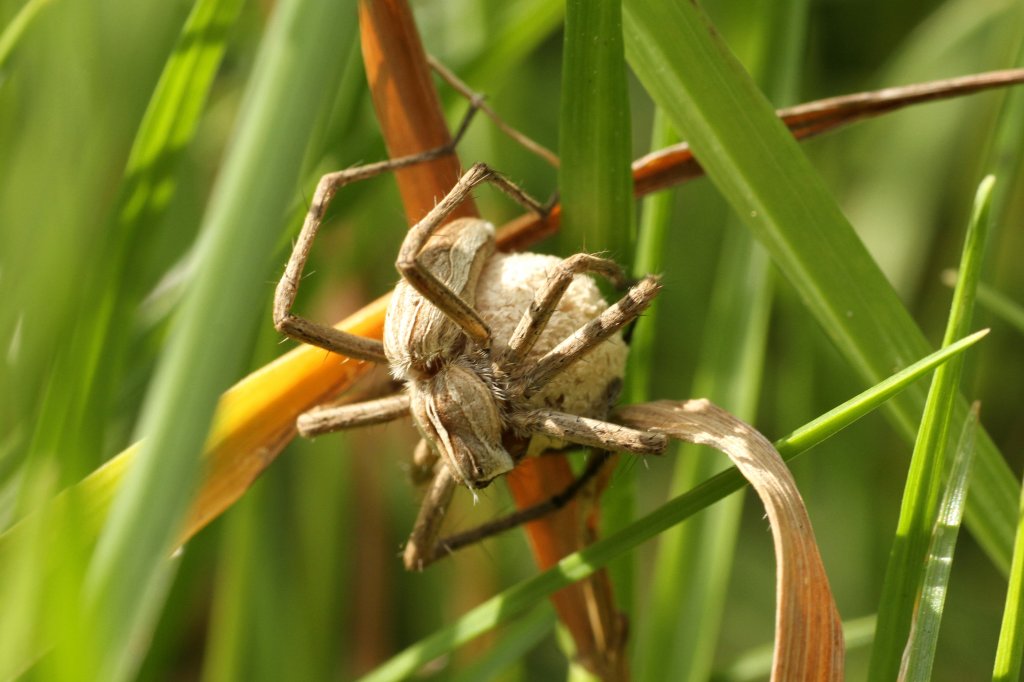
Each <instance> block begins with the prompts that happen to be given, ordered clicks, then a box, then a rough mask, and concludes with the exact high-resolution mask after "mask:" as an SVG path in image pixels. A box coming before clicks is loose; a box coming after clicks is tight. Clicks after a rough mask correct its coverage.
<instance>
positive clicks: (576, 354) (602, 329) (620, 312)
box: [513, 275, 661, 398]
mask: <svg viewBox="0 0 1024 682" xmlns="http://www.w3.org/2000/svg"><path fill="white" fill-rule="evenodd" d="M660 289H661V285H660V284H659V283H658V277H657V276H655V275H647V276H646V277H644V278H643V279H642V280H640V281H639V282H638V283H636V284H635V285H633V286H632V287H631V288H630V290H629V291H628V292H626V295H625V296H623V297H622V298H621V299H619V301H618V302H617V303H615V304H614V305H612V306H610V307H609V308H607V309H606V310H605V311H604V312H603V313H601V314H600V315H598V316H597V317H596V318H594V319H593V320H591V321H590V322H588V323H587V324H585V325H583V326H582V327H580V328H579V329H577V330H576V331H575V332H573V334H572V335H570V336H569V337H568V338H566V339H565V340H564V341H562V342H561V343H559V344H558V345H557V346H555V347H554V348H552V349H551V350H550V351H549V352H548V353H547V354H546V355H545V356H544V357H542V358H541V359H540V360H538V361H537V363H536V364H535V365H534V367H533V369H531V370H530V371H529V372H527V373H525V374H524V375H523V376H522V378H521V379H518V380H517V381H516V382H515V384H517V385H516V386H514V387H513V389H514V390H515V391H518V392H520V393H521V395H522V396H523V398H529V397H530V396H532V395H534V394H536V393H537V392H538V391H540V390H541V389H543V388H544V387H545V386H546V385H547V384H548V383H549V382H550V381H551V380H552V379H554V378H555V376H557V375H558V373H559V372H562V371H563V370H565V369H566V368H567V367H569V366H570V365H571V364H572V363H574V362H576V361H577V360H579V359H580V358H582V357H583V356H584V355H586V354H587V353H589V352H590V351H592V350H593V349H594V348H596V347H597V345H598V344H600V343H601V342H602V341H604V340H605V339H607V338H608V337H610V336H611V335H612V334H614V333H615V332H617V331H619V330H620V329H622V328H623V327H624V326H626V325H627V324H629V323H630V322H632V321H633V320H635V319H636V318H637V317H638V316H639V315H640V313H642V312H643V311H644V310H645V309H646V308H647V306H649V305H650V304H651V301H652V300H653V299H654V297H655V296H657V295H658V291H659V290H660Z"/></svg>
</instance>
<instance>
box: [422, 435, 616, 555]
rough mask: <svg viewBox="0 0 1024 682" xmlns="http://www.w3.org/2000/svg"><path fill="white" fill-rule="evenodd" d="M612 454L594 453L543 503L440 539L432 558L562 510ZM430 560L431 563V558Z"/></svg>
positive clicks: (600, 451)
mask: <svg viewBox="0 0 1024 682" xmlns="http://www.w3.org/2000/svg"><path fill="white" fill-rule="evenodd" d="M610 457H611V453H610V452H606V451H603V450H599V451H597V452H595V453H594V455H593V456H592V457H591V458H590V461H589V462H587V467H586V469H584V470H583V473H581V474H580V475H579V477H577V478H576V480H574V481H573V482H572V483H570V484H569V485H568V486H566V487H565V488H564V489H563V490H562V491H561V492H560V493H557V494H556V495H553V496H551V497H550V498H548V499H547V500H545V501H543V502H539V503H537V504H535V505H532V506H530V507H526V508H524V509H520V510H518V511H515V512H513V513H511V514H508V515H507V516H503V517H501V518H498V519H495V520H493V521H490V522H488V523H485V524H482V525H480V526H477V527H475V528H471V529H469V530H466V531H462V532H461V533H455V534H453V535H449V536H447V537H445V538H442V539H441V540H439V541H437V543H436V545H435V546H434V550H433V552H432V553H431V555H430V561H436V560H437V559H441V558H443V557H445V556H447V555H448V554H452V553H453V552H456V551H458V550H460V549H462V548H463V547H466V546H468V545H473V544H476V543H477V542H480V541H482V540H485V539H487V538H489V537H493V536H495V535H497V534H499V533H503V532H505V531H506V530H510V529H512V528H515V527H516V526H519V525H522V524H524V523H529V522H530V521H534V520H536V519H539V518H541V517H542V516H545V515H547V514H551V513H552V512H555V511H557V510H559V509H561V508H562V507H564V506H565V505H566V504H568V503H569V502H570V501H571V500H572V499H573V498H574V497H576V495H577V494H579V492H580V491H581V490H582V489H583V488H584V486H586V485H587V483H589V482H590V481H591V480H593V478H594V477H595V476H597V474H598V472H599V471H600V470H601V467H602V466H603V465H604V463H605V462H607V461H608V459H609V458H610ZM427 563H429V561H428V562H427ZM424 565H425V564H424Z"/></svg>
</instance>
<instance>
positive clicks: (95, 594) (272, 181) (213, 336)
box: [86, 0, 354, 679]
mask: <svg viewBox="0 0 1024 682" xmlns="http://www.w3.org/2000/svg"><path fill="white" fill-rule="evenodd" d="M353 24H354V22H353V21H352V7H351V5H349V4H347V3H329V4H326V5H324V4H319V5H318V4H316V3H310V2H306V1H304V0H292V1H291V2H284V3H281V4H279V5H278V6H277V8H276V12H275V15H274V20H273V22H272V24H271V29H270V33H269V35H268V36H267V39H266V41H265V44H264V50H263V52H262V53H261V55H260V57H259V59H258V61H257V66H256V69H255V72H254V75H253V80H252V83H251V86H250V89H249V92H248V94H247V97H246V100H245V104H244V106H243V113H242V114H241V116H242V120H241V122H240V124H239V128H238V134H237V136H236V138H235V140H234V144H233V145H232V148H231V151H229V153H228V156H227V160H226V162H225V167H224V170H223V172H222V175H221V178H220V181H219V182H218V185H217V188H216V190H215V192H214V197H213V199H212V200H211V204H210V207H209V209H208V211H207V214H206V217H205V219H204V234H203V242H202V246H201V250H200V254H199V263H200V264H201V265H200V267H199V269H198V273H197V276H196V279H195V280H194V281H193V283H192V285H191V287H190V288H189V290H188V293H187V294H186V297H185V300H184V301H183V303H182V307H181V309H180V312H179V314H178V316H177V318H176V320H175V328H174V332H173V335H172V337H171V340H170V342H169V345H168V347H167V351H166V352H165V353H164V355H163V357H162V361H161V363H160V366H159V368H158V370H157V374H156V379H155V381H154V383H153V387H152V389H151V391H150V394H149V398H148V400H147V401H146V404H145V407H144V409H143V417H142V420H141V425H140V432H141V433H144V434H146V440H145V441H143V443H142V446H141V450H140V452H139V455H138V457H137V459H136V462H135V466H133V467H131V470H130V471H129V473H128V476H127V478H126V479H125V482H124V485H123V486H122V488H121V489H120V490H119V491H118V494H117V497H116V498H115V500H114V503H113V507H112V509H111V514H110V517H109V518H108V520H107V523H106V525H105V527H104V530H103V533H102V535H101V536H100V540H99V544H98V546H97V549H96V553H95V555H94V557H93V560H92V562H91V564H90V569H89V573H88V575H87V580H86V588H87V595H88V597H87V598H88V604H89V610H90V613H91V614H92V620H93V622H94V623H95V625H96V629H97V633H98V634H97V637H98V641H99V645H100V648H101V649H100V650H101V652H102V660H101V661H100V664H99V665H100V668H99V670H98V671H95V672H96V674H97V677H99V678H103V679H122V678H124V677H127V676H129V675H130V674H131V672H132V670H133V669H134V667H135V666H136V665H137V660H138V655H139V651H138V649H137V647H133V646H131V645H130V644H131V642H132V640H133V639H134V638H135V637H137V636H139V634H141V633H144V632H146V631H147V630H149V628H151V627H152V624H151V622H147V621H149V619H150V618H151V617H152V615H153V610H154V608H155V607H156V606H157V605H158V604H159V603H160V601H161V600H162V598H163V594H162V589H161V588H162V587H164V586H165V585H166V578H167V575H168V574H167V571H168V565H167V560H166V556H167V552H168V551H169V550H170V549H171V548H172V546H173V542H174V540H175V537H176V535H177V533H178V532H179V529H180V524H181V522H182V520H183V516H184V513H185V511H186V508H187V505H188V503H189V500H190V497H191V494H192V492H193V490H194V485H195V484H194V481H195V477H196V476H197V475H198V473H199V454H200V453H201V452H202V447H203V441H204V440H205V438H206V434H207V431H208V429H209V427H210V423H211V420H212V416H213V412H214V408H215V405H216V402H217V397H218V395H219V394H220V392H221V391H223V390H224V389H225V388H227V386H228V385H229V384H230V382H231V380H232V378H233V377H234V376H235V375H236V374H237V372H238V371H239V369H241V360H242V356H241V355H240V354H239V352H238V349H239V346H242V347H246V346H248V345H249V344H248V343H246V337H247V336H251V335H252V333H253V331H254V323H255V321H256V316H257V315H256V313H257V311H259V310H260V309H261V308H262V306H261V305H260V301H261V299H262V297H263V295H264V294H263V288H262V287H260V286H259V284H260V283H261V282H262V281H265V280H266V279H267V275H268V273H269V267H270V263H269V255H270V254H271V253H272V251H273V246H274V243H275V241H276V239H277V235H278V232H279V229H280V227H279V220H280V218H281V216H282V215H284V213H285V210H286V208H287V206H288V205H289V202H290V200H291V198H292V194H293V191H294V187H295V183H296V181H297V179H298V174H299V171H300V164H301V161H302V154H303V151H304V149H305V144H306V135H307V133H306V131H307V130H308V128H309V126H310V125H311V124H312V122H313V119H314V116H315V115H316V113H317V112H318V111H319V109H320V106H321V105H322V104H323V103H325V102H326V101H329V99H328V96H329V94H330V89H329V86H328V85H327V84H329V83H336V82H337V81H338V76H339V75H340V66H341V60H340V59H339V58H338V53H339V51H338V49H337V45H338V42H339V31H340V30H344V29H345V28H346V27H347V28H348V30H349V31H351V28H352V26H353ZM351 36H352V34H351V32H350V33H349V34H348V39H351ZM341 37H342V38H344V35H342V36H341ZM341 52H342V54H343V53H344V52H345V51H344V50H342V51H341ZM331 74H334V75H331ZM282 128H283V129H285V130H289V131H292V134H291V135H288V136H281V135H276V136H274V139H275V140H276V141H277V143H276V144H273V145H270V144H267V143H266V141H267V140H268V139H270V135H269V134H268V133H269V131H271V130H275V131H280V130H281V129H282ZM268 170H270V171H272V172H268Z"/></svg>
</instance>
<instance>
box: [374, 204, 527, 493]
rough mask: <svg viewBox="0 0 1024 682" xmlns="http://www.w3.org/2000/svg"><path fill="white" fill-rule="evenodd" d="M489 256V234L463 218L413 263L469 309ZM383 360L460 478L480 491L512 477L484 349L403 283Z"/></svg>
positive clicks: (481, 224) (486, 227) (388, 322)
mask: <svg viewBox="0 0 1024 682" xmlns="http://www.w3.org/2000/svg"><path fill="white" fill-rule="evenodd" d="M493 253H494V227H493V226H492V225H491V224H490V223H488V222H486V221H483V220H476V219H471V218H464V219H461V220H455V221H453V222H451V223H448V224H447V225H444V226H442V227H440V228H438V230H437V231H436V232H434V234H433V235H431V237H430V238H429V239H428V240H427V242H426V244H425V245H424V247H423V250H422V251H420V252H419V256H418V260H419V263H420V265H421V267H422V268H423V270H425V271H426V272H427V273H428V275H429V276H431V277H434V278H436V279H437V281H438V282H440V283H441V284H443V285H444V286H445V287H446V288H447V289H448V290H450V291H451V292H452V293H453V294H455V295H456V296H458V297H459V298H460V299H462V301H464V302H465V303H466V304H468V305H469V306H474V305H475V304H476V289H477V285H478V283H479V280H480V273H481V271H482V270H483V268H484V266H485V265H486V263H487V261H488V259H489V258H490V257H491V255H492V254H493ZM384 354H385V355H386V356H387V358H388V362H389V363H390V364H391V373H392V375H393V376H394V377H395V378H396V379H399V380H403V381H405V382H406V386H407V390H408V393H409V403H410V404H409V407H410V412H411V413H412V417H413V421H414V422H415V423H416V427H417V428H418V429H419V432H420V434H421V435H422V436H423V438H424V439H425V440H426V442H427V443H428V444H429V445H430V447H431V448H432V449H433V450H434V451H435V452H436V453H437V454H439V455H440V456H441V457H442V458H443V460H444V461H445V462H446V463H447V465H448V466H449V467H451V468H452V471H453V473H454V475H455V477H456V478H457V479H459V480H460V481H462V482H463V483H465V484H466V485H468V486H470V487H475V488H481V487H484V486H486V485H487V484H488V483H490V482H491V481H492V480H493V479H494V478H496V477H497V476H500V475H501V474H504V473H507V472H509V471H511V470H512V468H513V467H514V466H515V463H514V462H513V460H512V457H511V456H510V455H509V454H508V452H506V451H505V448H504V447H503V446H502V444H501V437H502V431H503V427H504V420H503V417H502V415H501V411H502V410H501V409H500V406H499V404H498V396H500V395H501V394H502V392H501V390H500V389H499V388H498V387H497V386H496V385H495V383H494V376H493V372H492V371H491V359H490V348H489V345H487V344H481V343H479V342H477V341H475V340H474V339H471V338H469V337H468V336H467V335H466V334H465V332H463V330H462V329H461V328H460V327H459V326H458V325H457V324H455V323H454V322H453V321H452V320H451V318H449V317H448V316H447V315H446V314H445V313H444V312H443V311H441V310H440V309H439V308H438V307H437V306H435V305H434V304H433V303H431V302H430V301H428V300H426V299H425V298H424V297H423V296H422V295H421V294H420V292H419V291H417V290H416V289H415V288H414V287H413V286H412V285H410V284H409V283H408V282H407V281H406V280H404V279H403V280H400V281H399V282H398V284H397V285H396V286H395V293H394V296H393V297H392V299H391V303H390V305H389V306H388V312H387V317H386V318H385V321H384Z"/></svg>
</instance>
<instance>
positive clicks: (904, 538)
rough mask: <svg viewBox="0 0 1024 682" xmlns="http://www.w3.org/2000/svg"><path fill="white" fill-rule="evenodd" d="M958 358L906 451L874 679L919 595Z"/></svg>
mask: <svg viewBox="0 0 1024 682" xmlns="http://www.w3.org/2000/svg"><path fill="white" fill-rule="evenodd" d="M994 184H995V178H993V177H992V176H988V177H986V178H985V179H984V180H983V181H982V183H981V185H980V186H979V188H978V194H977V197H976V199H975V204H974V211H973V213H972V215H971V222H970V225H969V226H968V228H967V237H966V239H965V240H964V250H963V256H962V257H961V260H960V262H961V275H962V276H961V277H960V280H959V281H958V282H957V287H956V291H955V292H954V293H953V303H952V305H951V307H950V312H949V322H948V324H947V326H946V334H945V338H944V344H945V345H948V344H949V343H951V342H952V341H953V339H955V338H957V337H958V336H960V335H962V334H963V333H964V331H966V329H967V327H968V325H969V324H970V321H971V315H972V313H973V311H974V295H975V291H976V290H977V285H978V278H979V275H980V270H981V261H982V257H983V256H984V252H985V242H986V237H987V233H988V223H989V209H990V208H991V200H992V187H993V185H994ZM962 365H963V361H962V359H961V358H957V359H955V360H953V361H952V362H950V363H947V364H946V365H944V366H943V367H940V368H939V369H938V370H936V372H935V377H934V379H933V380H932V385H931V389H930V390H929V393H928V400H927V402H926V403H925V410H924V415H923V416H922V418H921V428H920V430H919V432H918V437H917V442H916V443H915V444H914V454H913V456H912V457H911V460H910V471H909V472H908V474H907V482H906V487H905V488H904V492H903V503H902V507H901V509H900V519H899V523H898V525H897V527H896V538H895V539H894V540H893V545H892V550H891V552H890V555H889V565H888V568H887V570H886V574H885V584H884V585H883V587H882V598H881V602H880V604H879V609H878V631H877V633H878V638H877V640H876V643H875V648H874V651H873V652H872V656H871V670H870V676H871V679H874V680H891V679H894V678H895V677H896V676H897V675H898V673H899V670H900V661H901V659H902V656H903V651H904V648H905V646H906V642H907V637H908V636H909V633H910V627H911V623H912V620H913V616H914V612H915V605H916V604H917V603H919V599H920V595H921V589H922V580H923V578H924V576H923V570H924V569H923V567H924V565H925V558H926V556H927V554H928V545H929V541H930V538H931V536H932V530H933V529H934V527H935V523H936V518H937V513H938V504H939V496H940V495H941V489H942V477H943V475H944V473H945V471H946V468H947V465H946V460H947V458H948V454H947V445H948V440H949V438H948V435H949V428H950V422H951V420H952V419H953V417H952V412H953V404H954V399H955V397H956V395H957V392H958V387H959V384H960V370H961V368H962Z"/></svg>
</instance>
